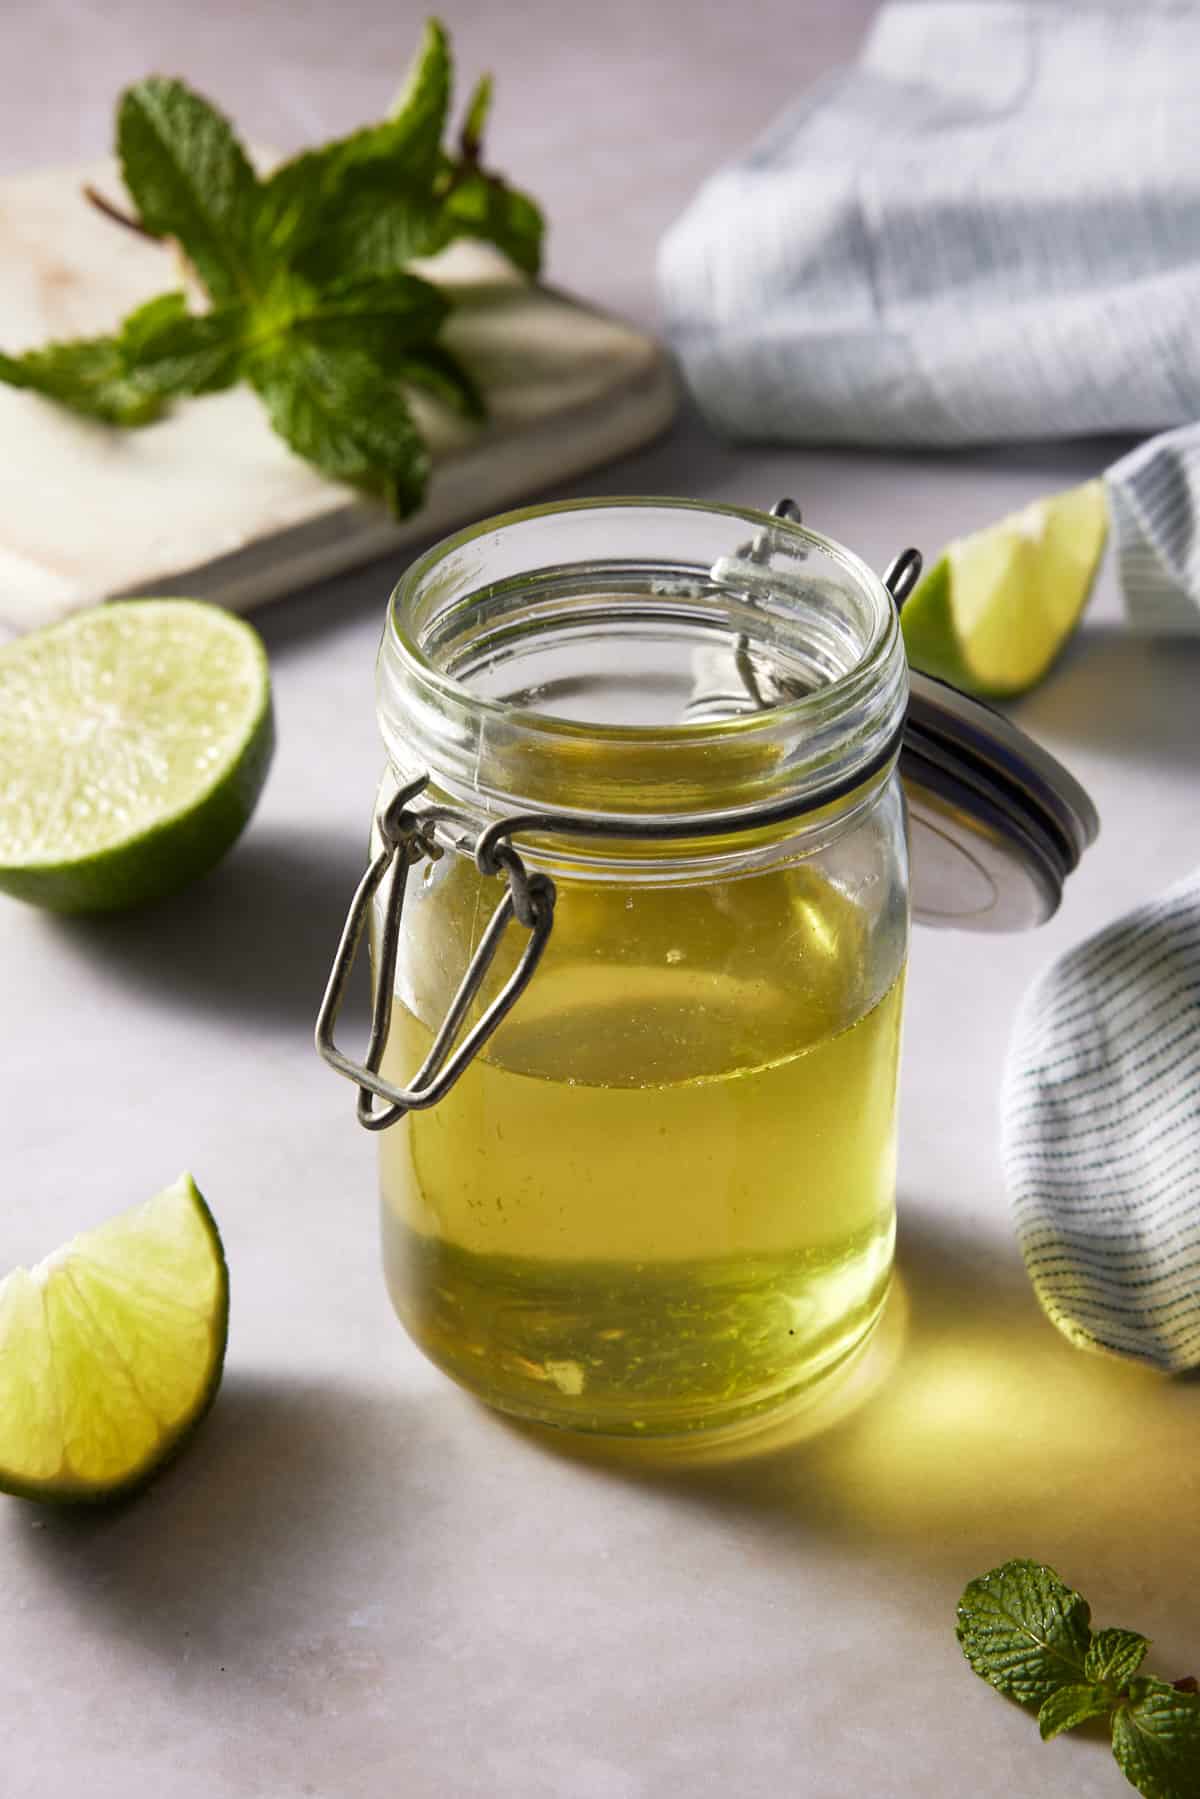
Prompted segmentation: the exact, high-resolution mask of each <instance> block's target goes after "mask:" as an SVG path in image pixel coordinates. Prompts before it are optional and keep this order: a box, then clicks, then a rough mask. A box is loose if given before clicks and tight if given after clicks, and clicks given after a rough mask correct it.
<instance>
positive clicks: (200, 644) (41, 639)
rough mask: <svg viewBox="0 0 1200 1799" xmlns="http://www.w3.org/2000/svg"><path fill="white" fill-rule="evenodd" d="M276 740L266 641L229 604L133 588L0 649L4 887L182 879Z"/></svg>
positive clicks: (128, 888)
mask: <svg viewBox="0 0 1200 1799" xmlns="http://www.w3.org/2000/svg"><path fill="white" fill-rule="evenodd" d="M273 746H274V732H273V726H272V717H271V686H270V677H269V674H268V671H267V658H266V652H265V650H264V649H263V646H262V641H261V639H260V638H259V636H258V634H257V633H256V632H255V631H253V630H252V629H251V628H250V626H249V625H247V624H245V623H244V622H243V621H242V620H241V619H237V618H234V617H233V616H232V615H231V614H230V613H228V612H225V611H223V610H222V609H221V608H220V607H218V606H205V605H201V604H200V603H199V602H198V601H196V600H126V601H122V602H121V603H119V604H117V605H111V606H98V607H96V608H94V609H93V610H91V611H89V612H81V613H79V614H77V615H76V616H75V617H74V618H70V619H68V620H67V621H66V622H65V623H63V624H60V625H52V626H50V627H49V629H47V630H44V631H35V632H33V633H32V634H31V635H30V636H28V637H22V638H18V639H17V640H16V641H15V642H13V643H10V644H6V645H4V646H3V647H0V890H3V891H4V892H6V893H11V894H13V895H15V897H16V898H17V899H23V900H29V901H31V902H32V903H33V904H34V905H38V906H46V907H49V908H50V910H52V911H55V912H98V911H109V910H113V909H115V908H117V907H120V906H134V905H140V904H141V903H142V902H143V901H145V900H151V899H157V898H158V897H159V896H160V895H162V894H164V893H169V892H171V891H172V889H174V888H176V887H182V886H183V885H184V883H185V882H187V881H190V880H192V879H193V878H194V877H195V876H196V875H199V874H203V873H204V872H205V871H206V870H207V869H209V868H211V867H212V865H213V864H214V863H215V862H216V861H218V860H219V859H220V857H221V856H223V855H224V853H225V851H226V850H227V849H228V848H229V846H230V844H231V843H233V841H234V839H235V838H236V837H237V836H238V834H239V832H240V831H241V829H242V827H243V825H244V824H245V823H246V821H247V819H248V818H249V817H250V814H251V812H252V811H253V810H254V804H255V801H256V800H257V798H258V795H259V792H260V791H261V788H262V784H263V781H264V780H265V779H266V773H267V769H268V767H269V765H270V760H271V751H272V748H273Z"/></svg>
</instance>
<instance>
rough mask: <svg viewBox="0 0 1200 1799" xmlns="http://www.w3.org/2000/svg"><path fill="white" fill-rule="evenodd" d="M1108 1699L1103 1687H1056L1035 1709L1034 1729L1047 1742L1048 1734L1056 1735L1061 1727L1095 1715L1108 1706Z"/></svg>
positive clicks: (1110, 1706)
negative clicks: (1035, 1721) (1035, 1723)
mask: <svg viewBox="0 0 1200 1799" xmlns="http://www.w3.org/2000/svg"><path fill="white" fill-rule="evenodd" d="M1112 1703H1113V1702H1112V1699H1111V1697H1110V1695H1109V1694H1108V1693H1106V1692H1105V1690H1104V1688H1103V1687H1098V1686H1085V1685H1082V1684H1081V1685H1079V1686H1069V1687H1059V1689H1058V1691H1057V1693H1051V1695H1050V1697H1049V1698H1048V1699H1046V1700H1044V1701H1043V1703H1042V1705H1041V1708H1040V1709H1039V1711H1038V1729H1039V1730H1040V1731H1041V1733H1042V1741H1043V1742H1044V1743H1048V1742H1049V1741H1050V1739H1051V1737H1056V1736H1059V1735H1060V1734H1061V1733H1062V1732H1063V1731H1064V1730H1074V1728H1075V1726H1076V1725H1077V1724H1083V1723H1085V1722H1086V1721H1087V1719H1088V1718H1099V1717H1101V1716H1103V1715H1104V1714H1106V1713H1107V1712H1110V1711H1111V1710H1112Z"/></svg>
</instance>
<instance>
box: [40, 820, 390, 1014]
mask: <svg viewBox="0 0 1200 1799" xmlns="http://www.w3.org/2000/svg"><path fill="white" fill-rule="evenodd" d="M365 865H366V850H365V843H364V834H363V832H362V831H361V830H359V831H351V830H347V831H345V832H344V833H337V834H334V833H328V832H319V831H312V832H307V833H305V834H304V835H302V836H297V835H287V834H284V833H282V832H280V831H277V830H272V829H271V828H270V826H268V825H263V826H252V827H251V829H250V830H249V831H248V832H247V834H246V836H245V837H244V838H243V839H242V841H241V842H240V843H239V844H237V846H236V847H235V848H234V850H233V851H232V852H231V853H230V855H229V856H228V857H226V859H225V860H224V861H223V862H222V863H221V864H220V865H219V867H217V868H216V869H214V870H213V872H212V873H211V874H210V875H208V876H206V877H205V879H204V880H202V881H198V882H197V883H196V884H195V886H193V887H189V888H187V889H186V890H185V891H184V892H182V893H177V894H173V895H171V896H170V897H169V898H167V899H165V900H161V901H160V902H159V903H158V904H156V905H154V906H150V907H146V908H145V909H143V910H140V911H137V912H128V913H114V914H112V915H109V916H105V915H103V914H101V915H97V916H95V917H91V918H70V919H60V920H55V921H54V923H53V926H52V928H54V929H56V930H58V931H59V932H61V934H62V936H63V938H64V939H65V941H66V942H67V943H69V944H70V945H71V946H73V947H75V948H78V950H79V951H80V953H81V954H82V955H86V956H87V958H88V960H89V962H94V961H100V962H102V963H104V962H107V963H109V964H110V965H113V966H115V967H116V968H117V969H118V970H119V972H120V975H121V977H122V979H123V980H128V981H129V982H130V983H131V985H133V986H135V987H138V988H143V989H145V988H150V989H154V990H157V991H159V992H160V993H161V994H162V995H163V996H164V997H165V998H166V999H168V1000H169V1001H170V1002H171V1004H173V1005H177V1004H181V1003H182V1004H186V1005H188V1006H200V1007H204V1008H207V1009H211V1010H213V1011H216V1012H221V1013H234V1014H241V1013H260V1014H263V1015H265V1016H267V1017H269V1018H273V1019H280V1020H283V1021H284V1022H293V1021H294V1022H295V1023H296V1024H297V1025H300V1024H303V1025H304V1026H305V1027H309V1026H311V1024H312V1022H313V1020H314V1019H315V1018H316V1015H317V1007H318V1005H319V1004H320V999H321V994H322V993H323V991H324V988H325V982H326V980H327V978H328V975H329V967H330V963H331V961H332V959H333V952H334V949H335V948H336V946H337V941H338V937H339V935H340V933H341V929H342V925H343V924H344V922H345V918H346V909H347V907H348V906H349V903H350V897H351V895H352V893H353V891H354V887H355V884H356V882H357V881H358V879H359V877H360V875H361V874H362V871H363V868H364V867H365ZM365 1002H366V995H365V983H364V984H363V990H361V991H360V990H358V989H355V990H354V991H353V992H352V993H351V995H350V997H349V998H348V999H347V1007H346V1015H347V1019H348V1021H350V1022H351V1023H354V1022H359V1023H361V1019H362V1017H364V1016H365ZM360 1007H361V1008H362V1010H361V1012H359V1008H360ZM356 1012H359V1017H358V1019H357V1020H356V1018H355V1014H356Z"/></svg>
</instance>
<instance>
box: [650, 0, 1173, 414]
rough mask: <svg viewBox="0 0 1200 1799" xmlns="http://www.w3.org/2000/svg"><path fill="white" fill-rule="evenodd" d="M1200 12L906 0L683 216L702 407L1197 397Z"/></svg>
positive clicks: (790, 409)
mask: <svg viewBox="0 0 1200 1799" xmlns="http://www.w3.org/2000/svg"><path fill="white" fill-rule="evenodd" d="M1198 68H1200V7H1197V6H1195V5H1190V4H1179V3H1178V0H1136V3H1134V0H1128V3H1125V0H1110V3H1109V4H1103V3H1095V0H1094V3H1092V4H1088V5H1076V6H1068V5H1049V4H1046V3H1045V0H908V3H907V4H901V5H885V6H884V7H882V8H881V10H880V12H879V14H878V16H877V18H876V21H875V23H874V26H873V27H872V30H871V32H870V34H869V36H868V38H867V41H866V43H865V45H864V46H863V49H862V52H861V54H860V55H859V57H858V59H857V61H856V62H855V63H854V64H853V65H852V66H851V67H849V68H847V69H843V70H839V71H836V72H835V73H833V74H831V75H829V76H828V77H826V78H825V80H824V81H822V82H820V83H818V85H817V86H816V87H814V88H813V89H812V90H811V91H810V92H809V93H807V94H804V95H802V96H800V97H799V98H798V99H797V101H796V102H795V104H794V105H793V106H792V107H791V108H790V109H789V110H788V111H787V112H785V113H784V114H783V116H782V117H780V118H778V119H776V120H775V122H774V123H773V124H772V125H771V126H770V127H769V129H768V130H767V131H766V133H765V134H764V135H763V137H762V138H761V139H760V140H759V142H758V143H756V144H754V145H753V146H751V148H750V149H749V150H747V152H746V153H745V154H744V155H743V156H742V157H741V158H739V159H738V160H737V161H735V162H734V163H732V164H731V165H729V166H728V167H726V168H723V169H720V170H718V171H717V172H716V173H715V174H714V175H713V176H712V177H711V178H710V179H709V180H708V181H707V182H706V183H705V184H704V186H703V187H702V188H701V189H700V191H699V193H698V194H697V195H696V197H695V198H694V199H693V201H692V202H691V204H690V205H689V206H688V208H687V209H686V211H685V212H684V213H683V215H682V217H681V218H680V219H678V220H677V221H676V223H675V224H674V225H673V226H672V227H671V229H670V230H669V231H668V233H667V235H666V237H665V238H664V240H663V243H662V247H661V250H660V254H659V285H660V290H661V295H662V308H663V314H664V317H665V319H666V323H667V330H668V334H669V336H670V338H671V341H672V343H673V344H674V346H675V348H676V350H677V351H678V353H679V356H680V359H681V361H682V363H683V367H684V372H685V373H686V375H687V378H688V381H689V384H690V385H691V387H692V389H693V391H694V393H695V394H696V396H697V399H698V400H699V403H700V405H701V407H702V408H703V410H704V411H705V413H706V414H707V415H708V417H709V418H710V419H711V420H712V421H713V422H714V423H715V424H716V425H718V426H719V427H720V428H721V429H722V430H724V431H726V432H728V433H729V434H730V435H732V436H735V437H749V438H757V439H764V438H767V439H772V440H777V441H779V442H781V443H813V442H816V443H828V442H831V441H833V442H842V443H865V444H883V443H888V444H965V443H991V442H996V441H997V440H999V439H1004V438H1045V437H1067V436H1070V435H1073V434H1082V433H1089V432H1098V431H1122V430H1128V431H1136V432H1138V433H1147V434H1148V433H1152V432H1158V431H1164V430H1170V429H1174V428H1175V427H1176V426H1178V425H1183V424H1187V423H1189V422H1190V421H1192V420H1194V419H1197V418H1200V357H1198V356H1197V346H1198V327H1197V320H1198V319H1200V107H1198V106H1197V99H1196V76H1197V69H1198Z"/></svg>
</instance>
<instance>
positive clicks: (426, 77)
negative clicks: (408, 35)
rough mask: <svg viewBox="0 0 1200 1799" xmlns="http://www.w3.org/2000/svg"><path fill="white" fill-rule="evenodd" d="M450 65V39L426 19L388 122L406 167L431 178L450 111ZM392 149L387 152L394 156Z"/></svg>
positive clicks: (442, 28) (451, 72)
mask: <svg viewBox="0 0 1200 1799" xmlns="http://www.w3.org/2000/svg"><path fill="white" fill-rule="evenodd" d="M453 83H454V68H453V64H452V62H451V60H450V43H449V40H448V38H447V37H446V30H445V27H444V26H443V25H442V23H441V21H440V20H439V19H427V20H426V22H425V34H424V36H423V38H422V39H421V44H420V47H419V48H418V50H417V54H416V55H415V56H414V58H413V60H412V65H411V67H410V69H409V71H408V74H407V76H406V77H405V81H404V86H403V87H402V88H401V90H400V92H399V94H398V95H397V96H396V100H395V104H394V105H393V107H392V112H391V118H390V119H389V121H388V123H389V124H390V126H391V128H392V130H393V131H394V132H395V133H396V134H397V137H398V139H399V141H400V143H401V144H402V145H403V154H404V157H405V161H406V164H407V168H408V171H409V172H410V173H411V174H413V175H420V176H422V177H423V178H424V179H425V180H427V181H432V180H433V177H434V174H435V172H436V170H437V166H438V157H439V153H440V151H441V147H442V134H443V132H444V131H445V129H446V119H447V116H448V115H449V112H450V93H451V89H452V87H453ZM395 153H396V152H395V150H394V149H393V151H392V152H391V154H392V155H393V156H395Z"/></svg>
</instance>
